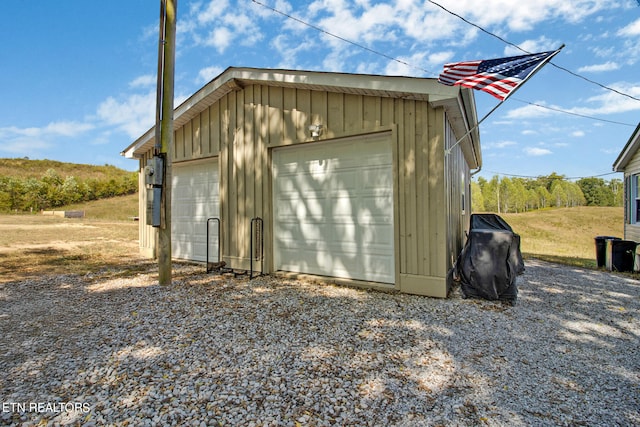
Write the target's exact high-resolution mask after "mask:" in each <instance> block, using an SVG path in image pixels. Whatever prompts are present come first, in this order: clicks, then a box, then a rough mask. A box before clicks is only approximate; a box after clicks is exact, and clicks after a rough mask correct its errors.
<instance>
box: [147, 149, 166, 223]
mask: <svg viewBox="0 0 640 427" xmlns="http://www.w3.org/2000/svg"><path fill="white" fill-rule="evenodd" d="M163 160H164V159H163V158H162V157H159V156H154V157H152V158H151V159H149V160H148V161H147V165H146V166H145V167H144V182H145V184H146V186H147V225H151V226H153V227H160V226H161V225H162V217H161V215H160V213H161V208H162V205H161V202H160V201H161V199H162V179H163V174H164V162H163Z"/></svg>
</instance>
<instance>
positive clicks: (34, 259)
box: [0, 195, 144, 282]
mask: <svg viewBox="0 0 640 427" xmlns="http://www.w3.org/2000/svg"><path fill="white" fill-rule="evenodd" d="M64 210H84V211H85V218H82V219H73V218H61V217H56V216H43V215H39V214H18V215H0V282H7V281H12V280H19V279H24V278H28V277H33V276H37V275H42V274H70V273H73V274H87V273H91V274H96V273H99V274H108V271H109V268H110V267H113V266H118V267H119V268H120V267H122V266H125V267H126V268H125V269H124V271H125V274H126V273H127V271H131V272H136V271H138V270H139V269H140V268H142V267H143V265H144V262H143V260H142V258H141V257H140V256H139V255H138V252H139V251H138V222H137V221H133V219H132V218H133V217H135V216H137V215H138V197H137V195H131V196H121V197H114V198H111V199H103V200H97V201H94V202H89V203H85V204H82V205H74V206H67V207H65V208H64ZM119 274H122V273H119Z"/></svg>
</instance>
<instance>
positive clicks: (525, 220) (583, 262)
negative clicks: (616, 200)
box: [501, 206, 624, 268]
mask: <svg viewBox="0 0 640 427" xmlns="http://www.w3.org/2000/svg"><path fill="white" fill-rule="evenodd" d="M501 216H502V217H503V218H504V219H505V221H507V222H508V223H509V225H511V227H512V228H513V230H514V231H515V232H516V233H518V234H520V237H521V248H522V252H523V254H524V256H525V258H527V257H533V258H539V259H544V260H547V261H552V262H557V263H561V264H567V265H574V266H580V267H587V268H596V250H595V240H594V238H595V237H596V236H617V237H623V235H624V222H623V208H621V207H595V206H594V207H591V206H582V207H576V208H562V209H546V210H539V211H532V212H525V213H519V214H501Z"/></svg>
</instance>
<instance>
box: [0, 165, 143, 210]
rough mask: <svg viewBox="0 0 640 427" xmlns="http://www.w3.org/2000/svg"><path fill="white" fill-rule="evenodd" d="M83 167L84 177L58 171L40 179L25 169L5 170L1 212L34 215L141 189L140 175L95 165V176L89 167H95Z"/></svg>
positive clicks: (0, 185)
mask: <svg viewBox="0 0 640 427" xmlns="http://www.w3.org/2000/svg"><path fill="white" fill-rule="evenodd" d="M11 160H13V159H11ZM3 162H4V163H6V162H8V160H4V159H3V161H0V163H3ZM27 162H29V161H28V160H27ZM31 162H37V161H31ZM65 165H68V164H65ZM75 166H77V165H75ZM83 166H84V170H83V171H82V173H80V174H79V175H82V176H83V177H79V176H72V175H66V176H63V175H62V174H61V173H59V172H57V171H56V170H55V169H47V170H46V171H45V172H44V173H43V174H42V175H41V176H40V177H35V176H33V175H34V174H33V172H32V173H30V174H25V173H24V169H22V170H16V171H15V173H11V172H9V171H7V170H6V169H5V170H4V171H3V174H2V175H0V212H16V211H34V212H35V211H39V210H42V209H52V208H57V207H60V206H65V205H69V204H72V203H79V202H85V201H89V200H97V199H103V198H107V197H114V196H121V195H125V194H132V193H135V192H136V191H137V190H138V174H137V172H128V171H124V170H122V169H118V168H116V167H114V166H110V165H105V166H94V167H93V168H95V173H94V174H93V176H90V175H91V174H90V172H89V171H90V170H91V169H87V168H92V166H88V165H83ZM63 169H64V167H63Z"/></svg>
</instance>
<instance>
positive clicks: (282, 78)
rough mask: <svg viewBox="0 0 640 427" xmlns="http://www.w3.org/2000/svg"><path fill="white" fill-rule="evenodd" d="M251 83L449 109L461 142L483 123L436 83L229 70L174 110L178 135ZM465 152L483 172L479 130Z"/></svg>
mask: <svg viewBox="0 0 640 427" xmlns="http://www.w3.org/2000/svg"><path fill="white" fill-rule="evenodd" d="M252 84H262V85H267V86H275V87H289V88H298V89H309V90H320V91H328V92H340V93H348V94H356V95H369V96H380V97H388V98H402V99H414V100H421V101H429V102H430V103H431V104H432V105H433V106H434V107H443V108H444V109H445V111H446V112H447V113H448V116H449V120H450V122H451V125H452V127H453V129H454V132H455V134H456V135H457V136H458V137H459V136H462V135H464V134H465V133H467V131H468V130H469V129H471V128H473V127H474V126H475V125H476V124H477V123H478V118H477V114H476V107H475V98H474V96H473V91H472V90H471V89H466V88H461V87H459V86H445V85H443V84H440V83H438V82H437V79H433V78H417V77H397V76H380V75H368V74H348V73H332V72H320V71H302V70H280V69H262V68H236V67H229V68H227V69H226V70H225V71H224V72H223V73H222V74H220V75H219V76H218V77H216V78H214V79H213V80H211V81H210V82H209V83H207V84H206V85H204V86H203V87H202V88H201V89H199V90H198V91H197V92H196V93H194V94H193V95H191V96H190V97H189V98H188V99H187V100H186V101H184V102H183V103H182V104H180V105H179V106H178V107H177V108H176V109H175V110H174V118H173V126H174V130H177V129H179V128H180V127H182V126H184V125H185V124H186V123H187V122H189V121H190V120H191V119H192V118H194V117H196V116H197V115H198V114H200V113H201V112H202V111H204V110H205V109H207V108H208V107H209V106H211V105H213V104H214V103H215V102H216V101H218V100H220V99H221V98H222V97H224V96H225V95H226V94H228V93H229V92H232V91H237V90H241V89H242V88H244V87H245V86H249V85H252ZM154 139H155V126H154V127H152V128H151V129H149V130H148V131H147V132H145V133H144V134H143V135H141V136H140V137H139V138H138V139H136V140H135V141H134V142H133V143H132V144H130V145H129V146H128V147H127V148H125V149H124V150H123V151H122V153H121V154H122V155H123V156H125V157H127V158H139V157H141V156H142V155H143V154H144V153H146V152H148V151H149V150H150V149H151V148H152V147H153V145H154V142H155V141H154ZM463 150H464V151H465V157H468V158H470V160H471V161H470V166H471V167H472V168H479V167H480V166H481V164H482V159H481V155H480V134H479V131H478V129H475V130H474V131H473V132H471V134H470V135H469V136H468V137H466V138H465V144H464V146H463ZM469 153H471V154H470V155H469Z"/></svg>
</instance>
